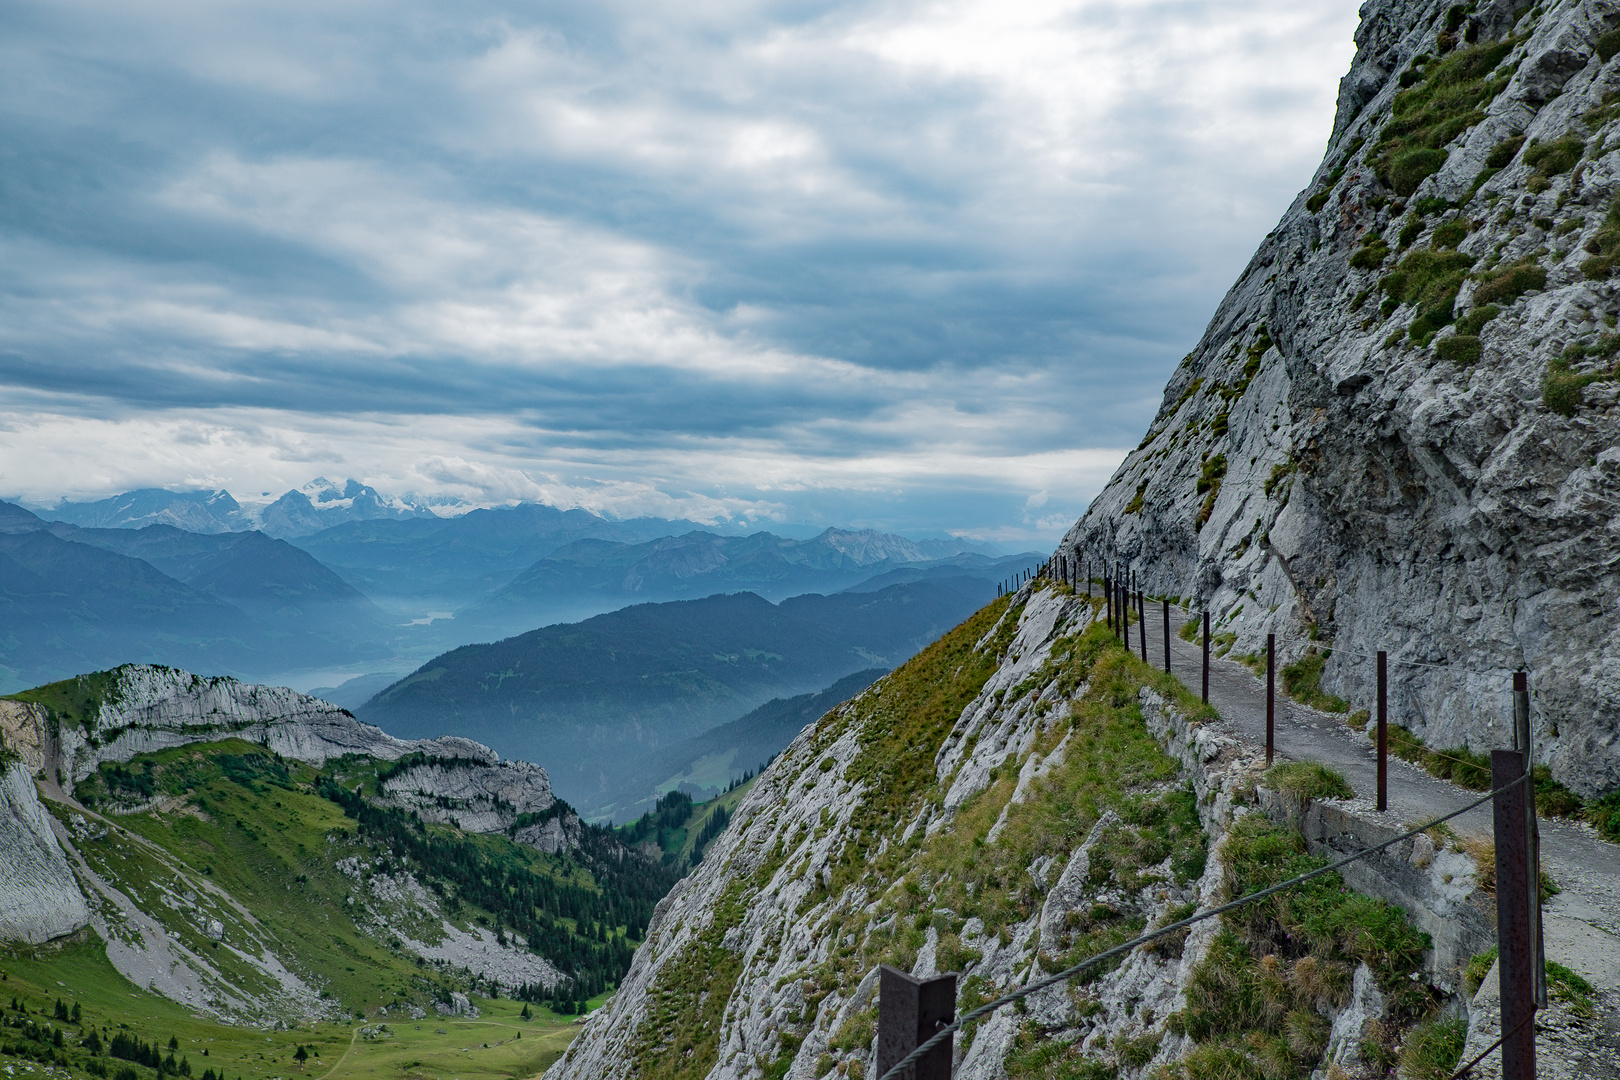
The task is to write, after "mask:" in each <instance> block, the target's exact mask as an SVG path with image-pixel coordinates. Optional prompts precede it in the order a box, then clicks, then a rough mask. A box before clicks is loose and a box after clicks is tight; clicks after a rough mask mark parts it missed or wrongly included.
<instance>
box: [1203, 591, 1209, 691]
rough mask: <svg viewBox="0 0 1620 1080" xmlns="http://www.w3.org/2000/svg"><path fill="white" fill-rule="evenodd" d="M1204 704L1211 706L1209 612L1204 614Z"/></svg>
mask: <svg viewBox="0 0 1620 1080" xmlns="http://www.w3.org/2000/svg"><path fill="white" fill-rule="evenodd" d="M1204 704H1205V705H1208V704H1209V612H1207V611H1206V612H1204Z"/></svg>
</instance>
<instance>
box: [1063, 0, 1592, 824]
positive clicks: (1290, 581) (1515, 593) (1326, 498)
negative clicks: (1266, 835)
mask: <svg viewBox="0 0 1620 1080" xmlns="http://www.w3.org/2000/svg"><path fill="white" fill-rule="evenodd" d="M1529 8H1530V5H1529V3H1528V2H1524V0H1492V2H1482V3H1479V4H1477V5H1474V6H1473V8H1471V9H1464V8H1462V7H1455V8H1452V7H1448V6H1447V5H1444V4H1436V3H1429V2H1416V0H1371V2H1369V3H1367V4H1366V5H1364V6H1363V8H1362V23H1361V26H1360V29H1359V30H1358V32H1357V35H1356V41H1357V45H1358V50H1357V53H1356V58H1355V61H1354V63H1353V65H1352V67H1351V70H1350V72H1349V73H1348V74H1347V75H1346V76H1345V78H1344V80H1343V81H1342V82H1341V85H1340V93H1339V105H1338V115H1337V118H1336V119H1335V122H1334V127H1333V132H1332V136H1331V138H1330V140H1329V144H1328V149H1327V153H1326V156H1325V157H1324V160H1323V162H1322V165H1321V167H1320V168H1319V170H1318V172H1317V174H1316V176H1315V177H1314V178H1313V180H1312V182H1311V184H1310V186H1309V187H1308V188H1307V189H1306V190H1305V191H1303V192H1301V193H1300V195H1299V197H1298V198H1297V199H1296V201H1295V202H1294V204H1293V205H1292V206H1291V207H1290V208H1289V210H1288V212H1287V213H1286V214H1285V215H1284V216H1283V219H1282V221H1281V222H1280V223H1279V224H1278V225H1277V227H1276V229H1274V230H1273V231H1272V233H1271V234H1270V235H1269V236H1267V237H1266V239H1265V241H1264V242H1263V243H1262V244H1261V246H1260V249H1259V251H1258V252H1256V254H1255V256H1254V258H1253V259H1252V260H1251V261H1250V263H1249V265H1248V267H1247V268H1246V269H1245V270H1244V272H1243V275H1242V276H1241V277H1240V278H1239V280H1238V282H1237V283H1236V284H1235V285H1234V286H1233V288H1232V290H1231V292H1229V293H1228V294H1227V296H1226V298H1225V299H1224V300H1223V301H1222V303H1221V305H1220V307H1219V309H1218V310H1217V311H1216V313H1215V316H1214V318H1213V319H1212V320H1211V322H1210V324H1209V327H1208V329H1207V330H1206V331H1205V333H1204V336H1203V338H1202V339H1201V340H1200V341H1199V343H1198V345H1197V347H1196V348H1194V349H1193V351H1192V352H1191V353H1189V354H1188V356H1187V357H1186V359H1185V360H1184V361H1183V362H1182V363H1181V365H1180V366H1179V367H1178V368H1177V369H1176V371H1175V373H1174V375H1173V376H1172V377H1171V379H1170V381H1169V384H1168V386H1167V387H1166V390H1165V395H1164V400H1163V403H1162V405H1161V407H1160V409H1159V411H1158V414H1157V416H1156V417H1155V418H1154V420H1153V423H1152V425H1151V426H1150V428H1149V430H1148V432H1147V435H1146V437H1145V438H1144V439H1143V441H1142V444H1141V445H1140V446H1139V447H1138V448H1137V449H1136V450H1134V451H1133V452H1131V454H1129V455H1128V456H1127V458H1126V460H1125V462H1124V463H1123V464H1122V465H1121V466H1120V468H1119V470H1118V472H1117V473H1116V474H1115V475H1114V477H1113V479H1112V480H1111V481H1110V483H1109V484H1108V486H1107V488H1106V489H1105V490H1104V491H1103V492H1102V493H1101V494H1100V495H1099V496H1098V497H1097V499H1096V500H1095V502H1094V503H1093V504H1092V506H1091V508H1090V509H1089V510H1088V512H1087V513H1086V515H1085V517H1084V518H1083V519H1082V520H1081V521H1080V522H1079V523H1077V524H1076V525H1075V527H1074V528H1073V529H1072V530H1071V531H1070V532H1069V534H1068V535H1067V536H1066V537H1065V538H1064V539H1063V541H1062V543H1061V544H1060V546H1059V548H1058V551H1057V553H1058V554H1059V555H1060V556H1063V557H1065V558H1067V559H1069V560H1074V561H1076V562H1078V563H1080V564H1081V565H1083V566H1086V567H1089V569H1090V571H1091V572H1092V573H1093V574H1096V575H1100V574H1101V573H1102V571H1103V568H1104V567H1113V568H1118V567H1122V566H1123V567H1126V568H1128V569H1129V570H1130V571H1131V572H1133V573H1134V574H1135V576H1136V579H1137V580H1138V581H1139V582H1140V583H1141V584H1142V585H1143V586H1145V588H1146V589H1147V590H1148V591H1150V592H1156V593H1157V592H1162V593H1166V594H1170V595H1175V596H1183V597H1188V598H1189V599H1190V602H1191V604H1192V605H1193V606H1194V607H1195V608H1198V609H1203V610H1208V611H1210V612H1211V613H1212V615H1213V618H1214V620H1215V623H1216V627H1215V628H1216V631H1217V632H1219V633H1231V634H1233V635H1234V637H1235V640H1234V646H1233V647H1234V648H1235V649H1236V650H1237V651H1239V652H1248V651H1252V650H1256V649H1258V648H1260V647H1262V646H1263V644H1264V640H1265V635H1266V634H1267V633H1268V632H1274V633H1276V634H1277V635H1278V642H1279V648H1280V649H1281V651H1282V654H1283V659H1284V660H1289V659H1293V658H1295V657H1297V656H1299V655H1300V654H1302V653H1303V652H1304V650H1306V649H1307V648H1309V647H1311V645H1312V644H1313V643H1315V642H1320V643H1321V644H1323V645H1331V646H1332V653H1331V656H1330V657H1329V658H1328V660H1327V665H1326V669H1325V672H1324V678H1323V681H1324V684H1325V686H1326V687H1327V688H1328V689H1329V690H1331V691H1333V692H1335V693H1337V694H1339V695H1341V696H1343V697H1346V698H1349V699H1352V700H1353V701H1355V702H1357V703H1361V704H1365V703H1366V702H1367V701H1368V700H1369V698H1370V696H1371V692H1372V686H1373V663H1372V657H1373V654H1374V653H1376V652H1377V651H1378V650H1380V649H1382V650H1387V651H1388V652H1389V653H1390V656H1391V660H1392V666H1391V681H1392V688H1391V700H1392V702H1393V706H1394V708H1395V710H1396V719H1397V720H1398V721H1400V722H1401V723H1404V724H1406V725H1408V726H1409V727H1411V728H1413V729H1414V730H1415V731H1417V732H1418V734H1419V735H1421V736H1422V737H1423V738H1424V739H1425V740H1426V741H1427V742H1428V743H1429V744H1431V745H1434V746H1442V747H1444V746H1455V745H1466V746H1468V747H1469V748H1471V749H1473V750H1475V751H1482V750H1486V749H1488V748H1490V747H1492V746H1499V745H1502V744H1503V743H1504V740H1505V739H1506V738H1507V732H1508V730H1509V729H1508V727H1507V718H1508V716H1509V710H1508V705H1507V700H1506V693H1505V692H1506V691H1507V689H1508V687H1509V685H1510V682H1509V679H1510V673H1511V672H1513V671H1514V670H1516V669H1520V668H1524V669H1528V670H1529V672H1530V679H1531V687H1532V693H1533V694H1534V696H1535V716H1536V725H1537V735H1536V738H1537V752H1538V755H1539V757H1540V758H1541V760H1542V761H1543V762H1545V763H1546V764H1548V765H1550V766H1551V768H1552V771H1553V775H1554V776H1555V777H1556V778H1557V779H1559V780H1560V781H1562V782H1563V783H1565V784H1567V785H1569V786H1570V787H1572V788H1575V789H1576V790H1577V791H1579V792H1581V793H1582V794H1585V795H1589V796H1590V795H1595V794H1599V793H1603V792H1607V791H1612V790H1614V789H1616V788H1617V787H1620V612H1617V610H1616V608H1615V597H1616V596H1620V560H1617V559H1616V558H1615V552H1616V551H1620V448H1617V444H1620V409H1617V407H1616V401H1617V393H1620V383H1617V381H1616V371H1617V369H1616V366H1615V365H1616V360H1615V358H1616V355H1617V354H1620V335H1617V334H1616V332H1615V331H1614V330H1613V329H1612V328H1613V327H1614V325H1615V323H1616V320H1617V318H1620V285H1617V282H1616V280H1615V279H1614V278H1612V277H1611V276H1610V275H1611V266H1612V264H1614V263H1616V261H1617V260H1620V209H1616V205H1617V204H1616V197H1617V195H1620V108H1617V106H1616V104H1615V99H1616V95H1617V94H1620V53H1617V52H1616V50H1615V48H1614V46H1615V41H1614V39H1612V38H1609V37H1604V35H1605V34H1608V33H1609V32H1610V31H1612V30H1614V29H1615V28H1616V27H1620V5H1616V4H1615V3H1614V2H1613V0H1571V2H1567V3H1563V4H1549V5H1546V6H1545V7H1544V8H1543V7H1537V8H1535V9H1534V11H1531V10H1529Z"/></svg>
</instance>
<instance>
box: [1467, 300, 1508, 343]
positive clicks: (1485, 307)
mask: <svg viewBox="0 0 1620 1080" xmlns="http://www.w3.org/2000/svg"><path fill="white" fill-rule="evenodd" d="M1500 314H1502V309H1501V308H1500V307H1498V306H1497V305H1495V304H1479V305H1477V306H1476V307H1475V308H1474V310H1472V311H1470V312H1469V313H1468V314H1466V315H1464V316H1463V317H1462V318H1460V319H1458V320H1457V333H1459V334H1471V335H1473V336H1475V337H1478V336H1479V332H1480V331H1481V330H1483V329H1485V324H1486V323H1488V322H1490V321H1491V320H1492V319H1494V318H1496V317H1497V316H1498V315H1500Z"/></svg>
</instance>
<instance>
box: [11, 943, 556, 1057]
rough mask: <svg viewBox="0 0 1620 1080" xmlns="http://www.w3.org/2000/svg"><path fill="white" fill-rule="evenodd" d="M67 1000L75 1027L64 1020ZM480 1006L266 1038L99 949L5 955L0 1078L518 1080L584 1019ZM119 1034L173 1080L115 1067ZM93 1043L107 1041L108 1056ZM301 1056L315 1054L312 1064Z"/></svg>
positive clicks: (282, 1031)
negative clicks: (187, 1002)
mask: <svg viewBox="0 0 1620 1080" xmlns="http://www.w3.org/2000/svg"><path fill="white" fill-rule="evenodd" d="M12 999H15V1001H16V1006H17V1007H11V1005H12ZM58 1001H60V1002H62V1004H63V1006H64V1010H65V1011H66V1012H67V1013H68V1017H69V1019H67V1020H58V1019H56V1018H55V1015H54V1014H55V1005H56V1002H58ZM474 1001H475V1004H476V1005H477V1006H478V1008H479V1010H480V1014H481V1015H479V1016H478V1017H477V1018H468V1017H454V1016H449V1017H446V1016H439V1015H437V1014H432V1013H430V1014H429V1015H428V1016H427V1017H424V1018H422V1019H420V1020H414V1019H411V1018H410V1017H409V1016H408V1015H403V1014H401V1015H397V1016H396V1015H388V1016H376V1017H373V1018H368V1019H365V1020H361V1019H355V1018H342V1019H337V1020H332V1021H326V1022H320V1023H314V1024H308V1023H306V1024H295V1025H293V1026H290V1027H287V1028H271V1029H266V1028H262V1027H250V1026H241V1025H231V1024H223V1023H219V1022H218V1021H215V1020H210V1019H207V1018H205V1017H201V1016H198V1015H196V1014H194V1013H193V1012H192V1011H191V1010H189V1009H187V1008H185V1007H184V1006H181V1005H179V1004H176V1003H175V1002H173V1001H170V1000H169V999H167V998H164V997H160V996H159V995H157V994H153V993H151V992H149V991H147V990H143V989H141V988H139V987H136V986H134V985H133V984H131V983H130V982H129V981H128V980H126V979H125V978H124V977H123V976H122V975H120V974H119V973H118V972H117V970H115V969H114V968H113V966H112V964H111V963H110V962H108V960H107V952H106V948H105V947H104V946H103V945H101V944H100V943H99V942H97V943H79V944H75V945H71V946H68V947H67V948H65V949H60V950H40V951H33V950H22V951H14V952H12V953H10V954H9V955H8V954H0V1010H3V1011H0V1024H3V1025H4V1026H3V1027H0V1054H3V1055H4V1056H0V1068H3V1069H5V1070H6V1071H7V1072H8V1074H10V1075H13V1076H44V1075H46V1072H45V1070H46V1069H47V1068H52V1069H54V1070H55V1072H54V1074H52V1075H54V1076H56V1077H57V1078H58V1080H60V1078H61V1077H63V1076H64V1074H65V1075H66V1076H67V1077H70V1078H72V1080H120V1073H121V1070H124V1069H128V1070H129V1071H130V1073H132V1074H133V1075H134V1077H135V1080H161V1078H162V1077H165V1076H168V1077H176V1076H184V1075H187V1073H189V1077H190V1080H202V1078H203V1077H204V1076H205V1074H206V1073H208V1072H212V1073H213V1074H215V1075H216V1076H219V1077H223V1078H225V1080H272V1078H279V1080H293V1078H304V1077H307V1078H310V1080H452V1078H455V1080H518V1078H521V1077H529V1076H533V1075H535V1074H536V1073H537V1072H539V1071H541V1070H543V1069H544V1068H546V1067H547V1066H548V1065H549V1064H550V1063H551V1062H552V1061H555V1060H556V1059H557V1057H558V1056H559V1055H560V1054H561V1053H562V1051H563V1049H564V1048H566V1047H567V1045H568V1043H569V1042H570V1041H571V1040H572V1039H573V1037H574V1035H575V1034H576V1033H577V1031H578V1028H577V1027H575V1026H574V1024H573V1022H572V1021H573V1017H571V1016H560V1015H558V1014H556V1013H553V1012H551V1011H550V1010H549V1009H545V1008H541V1007H537V1006H527V1008H528V1011H529V1013H530V1017H531V1018H530V1019H524V1018H523V1016H522V1010H523V1009H524V1008H525V1005H524V1004H523V1003H521V1002H516V1001H512V1000H509V999H503V1000H490V999H487V998H477V999H474ZM75 1009H77V1013H78V1019H77V1021H74V1020H73V1019H72V1016H73V1015H74V1011H75ZM56 1031H61V1032H62V1036H63V1038H62V1045H61V1046H57V1045H56V1040H55V1037H54V1036H55V1032H56ZM92 1031H94V1032H95V1035H96V1038H95V1040H91V1037H90V1033H91V1032H92ZM115 1034H124V1035H126V1036H133V1037H134V1038H138V1039H140V1040H141V1041H142V1042H144V1043H146V1044H148V1045H152V1044H155V1045H156V1046H157V1047H158V1048H159V1049H160V1051H161V1054H162V1058H163V1071H161V1072H160V1071H159V1070H158V1069H155V1068H152V1067H150V1066H144V1065H140V1064H138V1063H136V1062H132V1061H129V1060H126V1059H122V1058H118V1057H115V1056H113V1055H112V1054H111V1053H110V1052H109V1047H110V1046H111V1043H112V1038H113V1036H114V1035H115ZM30 1035H39V1036H42V1037H41V1038H31V1037H30ZM170 1039H173V1040H174V1043H175V1048H174V1050H172V1051H171V1050H170V1049H169V1040H170ZM87 1042H91V1043H92V1045H94V1043H95V1042H99V1043H100V1045H101V1047H102V1049H101V1051H100V1052H99V1053H97V1052H95V1051H94V1050H93V1049H92V1048H91V1046H87V1045H85V1044H86V1043H87ZM299 1047H304V1048H305V1052H306V1054H307V1055H308V1056H307V1058H306V1060H305V1061H303V1062H299V1061H298V1060H297V1058H296V1056H295V1055H296V1054H297V1051H298V1048H299ZM171 1054H172V1055H173V1057H174V1060H175V1065H174V1068H173V1069H170V1068H168V1065H167V1062H168V1058H169V1056H170V1055H171ZM182 1070H185V1072H182ZM122 1080H129V1077H128V1076H124V1077H122Z"/></svg>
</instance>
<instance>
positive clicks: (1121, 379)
mask: <svg viewBox="0 0 1620 1080" xmlns="http://www.w3.org/2000/svg"><path fill="white" fill-rule="evenodd" d="M1355 22H1356V5H1355V4H1354V3H1352V2H1349V0H1335V2H1322V0H1316V2H1306V3H1300V2H1298V0H1198V2H1185V0H1140V2H1090V0H1079V2H1061V0H1019V2H1018V3H1008V2H1007V0H954V2H953V0H947V2H926V0H895V2H869V3H864V4H845V3H837V2H816V0H780V2H746V0H681V2H679V3H661V2H657V0H635V2H620V0H597V2H594V3H590V4H584V3H578V2H575V3H566V4H564V3H530V4H515V3H490V2H484V0H459V2H457V3H443V2H440V3H425V2H416V0H401V2H396V3H390V4H382V3H375V2H354V3H345V2H342V0H320V2H318V3H310V2H304V0H276V2H275V3H254V2H230V0H209V2H207V3H202V2H195V3H179V2H168V0H146V2H143V3H141V4H138V5H135V4H129V3H128V2H127V0H118V2H79V0H51V2H50V3H44V4H41V3H31V2H29V0H11V2H10V3H7V4H5V5H0V493H4V494H6V495H8V496H12V497H20V498H23V499H26V500H28V501H30V502H32V503H34V504H47V503H50V502H53V501H54V500H56V499H58V498H60V497H64V496H65V497H71V498H74V499H86V498H96V497H102V496H106V495H110V494H113V493H116V492H119V491H123V490H127V489H130V488H135V487H144V486H151V487H169V488H172V489H182V488H198V487H211V488H218V487H224V488H228V489H229V490H231V491H232V492H233V493H234V494H236V495H237V496H238V497H239V498H252V497H255V496H258V495H260V494H261V493H266V492H268V493H272V494H279V493H280V492H282V491H285V490H287V489H289V488H293V487H299V486H301V485H303V484H304V483H306V482H307V481H309V480H310V479H311V478H313V477H315V476H329V477H332V478H334V479H339V480H341V479H342V478H345V477H351V476H352V477H355V478H358V479H360V480H362V481H364V482H367V483H370V484H372V485H373V486H375V487H377V488H378V489H379V490H382V491H385V492H395V493H401V492H414V493H418V494H420V495H424V496H429V495H430V496H438V497H441V498H449V499H457V500H462V501H464V502H467V503H470V504H476V505H491V504H495V503H500V502H509V501H513V500H529V499H538V500H541V501H546V502H550V503H553V504H555V505H567V506H574V505H578V506H585V507H587V508H590V509H593V510H597V511H599V512H605V513H608V514H613V515H617V516H623V517H628V516H634V515H638V514H652V515H657V516H662V517H681V518H691V519H694V520H701V521H714V522H720V521H729V522H733V523H737V522H749V523H757V524H759V525H760V526H762V527H770V525H771V523H773V522H776V523H793V524H798V525H851V526H863V527H878V528H885V529H889V530H892V531H898V532H906V533H911V534H915V535H924V534H939V533H952V534H956V535H962V536H969V537H974V538H978V539H983V540H986V541H996V542H1002V543H1007V544H1020V543H1025V542H1049V541H1050V540H1052V539H1054V538H1055V537H1057V536H1058V535H1060V534H1061V533H1062V532H1063V530H1064V529H1066V528H1067V526H1068V525H1069V524H1071V523H1072V522H1073V521H1074V520H1075V518H1077V517H1078V516H1079V514H1081V513H1082V512H1083V511H1084V509H1085V507H1086V505H1087V503H1088V502H1089V501H1090V499H1091V498H1092V497H1093V496H1094V495H1095V494H1096V493H1097V491H1098V490H1100V489H1101V487H1102V485H1103V484H1104V483H1105V482H1106V481H1107V478H1108V476H1109V475H1110V474H1111V473H1112V471H1113V470H1114V468H1115V467H1116V466H1117V465H1118V463H1119V462H1120V460H1121V459H1122V458H1123V456H1124V453H1125V452H1126V450H1127V449H1129V448H1130V447H1132V446H1135V445H1136V443H1137V442H1138V441H1139V440H1140V437H1141V434H1142V432H1143V430H1145V428H1146V426H1147V424H1148V422H1149V420H1150V419H1151V418H1152V415H1153V413H1154V412H1155V410H1156V409H1157V407H1158V404H1159V401H1160V398H1161V396H1162V391H1163V385H1164V382H1165V379H1166V378H1167V377H1168V375H1169V374H1170V372H1171V371H1172V370H1173V369H1174V367H1175V365H1176V363H1177V362H1178V361H1179V359H1180V358H1181V357H1182V356H1183V355H1184V354H1185V353H1186V352H1187V351H1188V350H1189V349H1190V348H1191V347H1192V346H1193V344H1194V343H1195V342H1196V340H1197V338H1198V336H1199V334H1200V333H1201V332H1202V329H1203V326H1204V324H1205V322H1207V320H1208V319H1209V317H1210V315H1211V314H1212V313H1213V311H1214V308H1215V305H1216V304H1217V303H1218V302H1219V299H1220V297H1221V295H1222V294H1223V293H1224V292H1225V290H1226V288H1227V287H1228V286H1229V285H1230V283H1231V282H1232V281H1233V280H1234V279H1235V278H1236V276H1237V274H1238V273H1239V272H1240V271H1241V269H1242V267H1243V265H1244V264H1245V263H1246V262H1247V261H1248V259H1249V256H1250V254H1251V253H1252V251H1253V249H1254V247H1255V246H1256V244H1257V243H1258V242H1259V240H1260V239H1261V238H1262V237H1263V236H1264V235H1265V233H1266V232H1267V231H1268V230H1269V229H1270V228H1271V227H1272V226H1273V225H1274V224H1275V222H1276V220H1277V218H1278V217H1279V216H1280V215H1281V213H1282V211H1283V210H1284V208H1285V207H1286V206H1287V205H1288V204H1289V202H1291V201H1292V200H1293V198H1294V197H1295V196H1296V194H1297V193H1298V192H1299V191H1300V190H1301V189H1302V188H1304V187H1305V186H1306V184H1307V183H1308V182H1309V179H1310V176H1311V174H1312V172H1313V171H1314V169H1315V167H1316V165H1317V163H1318V161H1319V160H1320V157H1321V154H1322V150H1323V147H1324V145H1325V141H1326V138H1327V134H1328V131H1329V128H1330V125H1331V121H1332V112H1333V102H1334V97H1335V94H1336V91H1337V84H1338V78H1339V76H1340V75H1341V74H1342V73H1343V72H1344V71H1345V70H1346V69H1347V68H1348V65H1349V61H1350V58H1351V54H1352V52H1353V43H1352V40H1351V35H1352V33H1353V32H1354V29H1355Z"/></svg>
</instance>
